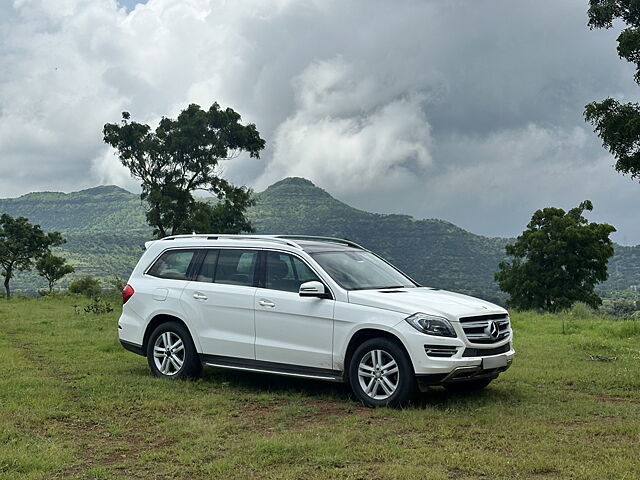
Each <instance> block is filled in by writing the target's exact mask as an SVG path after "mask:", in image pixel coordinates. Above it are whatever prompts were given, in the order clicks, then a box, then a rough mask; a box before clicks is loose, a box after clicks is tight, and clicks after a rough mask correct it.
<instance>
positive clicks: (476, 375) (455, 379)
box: [416, 356, 513, 391]
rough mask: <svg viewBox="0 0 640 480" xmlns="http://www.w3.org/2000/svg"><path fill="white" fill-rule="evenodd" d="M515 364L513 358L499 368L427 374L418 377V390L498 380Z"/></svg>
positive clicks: (463, 368)
mask: <svg viewBox="0 0 640 480" xmlns="http://www.w3.org/2000/svg"><path fill="white" fill-rule="evenodd" d="M512 362H513V356H511V358H510V359H508V360H507V364H506V365H505V366H503V367H497V368H487V369H484V368H482V365H475V366H460V367H456V368H455V369H453V371H451V372H449V373H427V374H421V375H416V381H417V382H418V388H419V389H420V390H421V391H425V390H427V389H428V388H429V387H431V386H433V385H446V384H451V383H461V382H467V381H470V380H483V379H489V378H491V379H493V378H496V377H497V376H498V375H499V374H500V373H502V372H504V371H505V370H507V369H508V368H509V367H510V366H511V363H512Z"/></svg>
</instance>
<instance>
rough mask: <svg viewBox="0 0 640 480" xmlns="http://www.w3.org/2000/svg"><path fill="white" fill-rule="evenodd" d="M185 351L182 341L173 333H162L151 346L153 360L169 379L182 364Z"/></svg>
mask: <svg viewBox="0 0 640 480" xmlns="http://www.w3.org/2000/svg"><path fill="white" fill-rule="evenodd" d="M184 357H185V350H184V343H183V342H182V339H181V338H180V337H179V336H178V335H177V334H176V333H174V332H163V333H162V334H161V335H159V336H158V338H157V339H156V341H155V343H154V345H153V360H154V362H155V365H156V367H157V368H158V370H159V371H160V373H162V374H163V375H166V376H168V377H171V376H173V375H175V374H176V373H178V372H179V371H180V369H181V368H182V365H183V364H184Z"/></svg>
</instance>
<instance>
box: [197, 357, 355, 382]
mask: <svg viewBox="0 0 640 480" xmlns="http://www.w3.org/2000/svg"><path fill="white" fill-rule="evenodd" d="M200 360H201V361H202V363H204V364H205V365H209V366H210V367H219V368H230V369H232V370H243V371H248V372H259V373H273V374H276V375H286V376H289V377H299V378H311V379H315V380H326V381H329V382H343V381H344V378H343V375H342V372H341V371H339V370H330V369H325V368H316V367H304V366H300V365H288V364H286V363H276V362H264V361H262V360H252V359H249V358H234V357H224V356H221V355H206V354H201V355H200Z"/></svg>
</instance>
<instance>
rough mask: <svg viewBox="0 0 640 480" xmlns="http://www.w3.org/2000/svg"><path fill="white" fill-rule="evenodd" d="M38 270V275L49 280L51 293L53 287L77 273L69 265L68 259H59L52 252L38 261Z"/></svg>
mask: <svg viewBox="0 0 640 480" xmlns="http://www.w3.org/2000/svg"><path fill="white" fill-rule="evenodd" d="M36 270H37V271H38V275H40V276H41V277H43V278H45V279H46V280H47V284H48V285H49V293H51V292H52V291H53V286H54V285H55V284H56V282H57V281H58V280H60V279H61V278H62V277H64V276H65V275H68V274H70V273H73V272H74V271H75V270H74V268H73V267H72V266H71V265H69V264H67V260H66V258H62V257H57V256H55V255H53V254H52V253H51V252H47V253H45V254H44V255H43V256H42V257H40V258H39V259H38V261H37V262H36Z"/></svg>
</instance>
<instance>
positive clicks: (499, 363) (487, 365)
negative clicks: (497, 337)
mask: <svg viewBox="0 0 640 480" xmlns="http://www.w3.org/2000/svg"><path fill="white" fill-rule="evenodd" d="M506 366H507V356H506V355H494V356H493V357H484V358H483V359H482V369H483V370H492V369H494V368H502V367H506Z"/></svg>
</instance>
